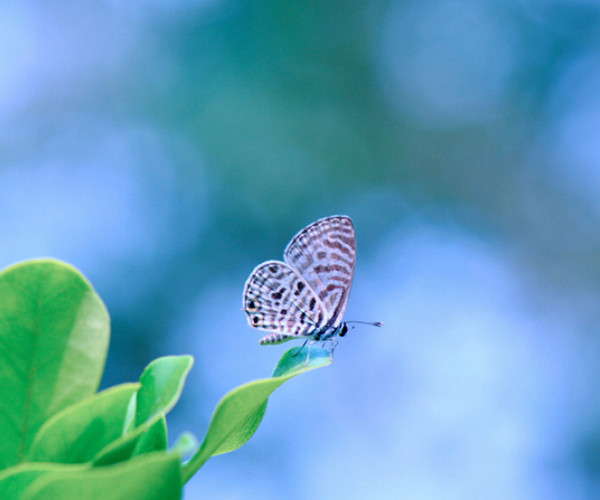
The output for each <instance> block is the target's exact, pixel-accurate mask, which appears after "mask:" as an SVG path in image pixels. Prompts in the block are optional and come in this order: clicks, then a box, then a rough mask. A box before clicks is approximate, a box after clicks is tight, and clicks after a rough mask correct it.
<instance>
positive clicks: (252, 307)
mask: <svg viewBox="0 0 600 500" xmlns="http://www.w3.org/2000/svg"><path fill="white" fill-rule="evenodd" d="M248 311H256V302H254V301H253V300H249V301H248Z"/></svg>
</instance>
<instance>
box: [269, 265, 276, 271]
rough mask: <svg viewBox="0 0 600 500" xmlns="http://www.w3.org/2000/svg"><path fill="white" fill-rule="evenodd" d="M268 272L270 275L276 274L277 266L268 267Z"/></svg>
mask: <svg viewBox="0 0 600 500" xmlns="http://www.w3.org/2000/svg"><path fill="white" fill-rule="evenodd" d="M269 271H271V272H272V273H276V272H277V266H276V265H275V264H271V265H270V266H269Z"/></svg>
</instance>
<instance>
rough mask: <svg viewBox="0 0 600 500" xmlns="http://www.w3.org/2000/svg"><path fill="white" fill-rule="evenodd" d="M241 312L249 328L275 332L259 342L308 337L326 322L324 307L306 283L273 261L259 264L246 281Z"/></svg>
mask: <svg viewBox="0 0 600 500" xmlns="http://www.w3.org/2000/svg"><path fill="white" fill-rule="evenodd" d="M244 310H245V311H246V314H247V315H248V323H249V324H250V326H252V327H254V328H260V329H262V330H270V331H273V332H275V333H273V334H272V335H268V336H266V337H264V338H263V339H262V340H261V343H278V342H283V341H285V340H289V339H291V338H294V337H302V336H310V335H311V334H312V332H314V331H315V330H318V329H320V328H322V327H323V326H324V325H325V324H326V323H327V320H328V313H327V309H326V307H325V306H324V305H323V302H322V301H321V300H320V299H319V298H318V296H317V295H316V294H315V292H314V291H313V290H312V289H311V287H310V285H309V284H308V283H307V282H306V280H305V279H304V278H303V277H302V276H301V275H300V274H298V272H297V271H296V270H295V269H293V268H291V267H290V266H289V265H287V264H286V263H284V262H279V261H276V260H271V261H267V262H264V263H262V264H261V265H259V266H258V267H257V268H256V269H254V271H253V272H252V274H251V275H250V277H249V278H248V281H247V282H246V287H245V289H244Z"/></svg>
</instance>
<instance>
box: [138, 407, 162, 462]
mask: <svg viewBox="0 0 600 500" xmlns="http://www.w3.org/2000/svg"><path fill="white" fill-rule="evenodd" d="M166 449H167V420H166V419H165V417H164V415H161V416H160V417H159V418H158V420H156V422H154V424H152V425H151V426H150V427H149V428H148V430H147V431H146V432H145V433H144V434H142V436H140V439H138V441H137V443H136V444H135V448H134V449H133V455H143V454H145V453H150V452H153V451H164V450H166Z"/></svg>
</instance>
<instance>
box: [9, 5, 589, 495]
mask: <svg viewBox="0 0 600 500" xmlns="http://www.w3.org/2000/svg"><path fill="white" fill-rule="evenodd" d="M599 28H600V5H599V4H598V2H594V1H591V0H571V1H569V0H549V1H540V0H508V1H504V2H487V1H484V0H467V1H464V2H455V1H451V0H425V1H420V2H418V1H361V0H351V1H348V0H346V1H335V0H333V1H332V0H328V1H325V0H321V1H313V2H280V1H273V0H271V1H260V2H250V1H241V0H238V1H236V0H197V1H194V0H174V1H172V2H160V1H156V0H146V1H144V0H135V1H132V2H118V1H115V0H105V1H100V2H91V1H82V2H70V3H61V2H56V3H54V4H53V5H52V6H50V4H47V3H44V2H36V1H23V2H11V1H9V2H5V3H3V4H2V6H1V7H0V162H1V163H0V264H1V266H2V267H4V266H6V265H9V264H12V263H14V262H16V261H19V260H23V259H26V258H30V257H38V256H53V257H57V258H60V259H64V260H66V261H68V262H71V263H72V264H74V265H75V266H77V267H78V268H79V269H81V270H82V272H84V274H85V275H86V276H87V277H88V278H89V279H90V280H91V281H92V283H93V284H94V286H95V287H96V288H97V290H98V292H99V293H100V295H101V296H102V297H103V299H104V300H105V301H106V303H107V306H108V308H109V311H110V313H111V316H112V342H111V349H110V352H109V357H108V361H107V371H106V374H105V378H104V380H103V386H104V387H106V386H109V385H113V384H116V383H120V382H124V381H131V380H136V379H137V378H138V376H139V374H140V373H141V371H142V369H143V367H144V366H145V365H146V364H147V363H148V362H149V361H150V360H152V359H153V358H155V357H157V356H160V355H165V354H179V353H190V354H193V355H194V356H195V358H196V364H195V367H194V369H193V371H192V373H191V375H190V378H189V380H188V384H187V387H186V391H185V392H184V396H183V399H182V401H181V402H180V404H179V405H178V407H177V408H176V409H175V410H174V411H173V413H172V414H171V415H170V419H169V422H170V429H171V440H173V439H174V438H175V437H176V436H177V434H179V433H180V432H182V431H184V430H188V429H189V430H191V431H193V432H194V433H196V434H197V435H198V436H199V437H200V438H201V437H202V436H203V435H204V432H205V431H206V428H207V424H208V422H209V419H210V416H211V413H212V411H213V409H214V407H215V405H216V403H217V401H218V400H219V398H220V397H221V396H222V395H223V394H224V393H225V392H226V391H228V390H229V389H231V388H233V387H234V386H236V385H238V384H241V383H244V382H246V381H248V380H251V379H254V378H260V377H265V376H268V375H270V373H271V371H272V369H273V367H274V366H275V364H276V362H277V360H278V358H279V356H280V355H281V354H282V353H283V351H284V350H286V349H287V348H289V347H290V345H289V344H284V345H282V346H276V347H272V346H267V347H260V346H259V345H258V338H259V337H260V334H259V332H257V331H252V330H251V329H250V328H249V327H248V326H247V325H246V320H245V316H244V314H243V313H242V312H241V311H240V307H241V298H242V289H243V285H244V282H245V280H246V278H247V276H248V274H249V272H250V271H251V270H252V268H253V267H254V266H255V265H256V264H258V263H259V262H261V261H263V260H266V259H270V258H281V255H282V251H283V248H284V246H285V245H286V244H287V242H288V241H289V239H290V238H291V237H292V236H293V235H294V234H295V233H296V232H297V231H298V230H299V229H301V228H302V227H303V226H305V225H306V224H308V223H310V222H312V221H313V220H315V219H317V218H319V217H323V216H327V215H331V214H337V213H343V214H347V215H349V216H351V217H352V218H353V220H354V223H355V226H356V231H357V238H358V261H357V266H356V274H355V282H354V288H353V292H352V296H351V298H350V303H349V307H348V311H347V314H346V318H347V319H362V320H379V321H383V322H384V323H385V327H384V328H383V329H375V328H370V327H366V326H365V327H360V326H359V327H358V328H356V329H355V330H353V331H352V332H351V333H350V334H349V335H348V336H347V337H346V338H344V339H343V342H341V343H340V345H339V346H338V348H337V350H336V359H335V361H334V363H333V364H332V365H331V366H330V367H328V368H325V369H321V370H317V371H315V372H312V373H310V374H307V375H305V376H302V377H299V378H298V379H294V380H293V381H291V382H289V383H288V384H286V385H285V386H283V387H282V388H281V389H280V390H278V391H277V392H276V393H275V394H274V395H273V397H272V398H271V401H270V403H269V408H268V410H267V413H266V416H265V419H264V421H263V424H262V426H261V427H260V428H259V430H258V432H257V434H256V435H255V436H254V438H253V439H252V440H251V441H250V442H249V443H248V444H247V445H245V446H244V447H243V448H242V449H240V450H239V451H236V452H234V453H231V454H227V455H223V456H220V457H216V458H214V459H212V460H210V461H209V462H208V463H207V464H206V466H205V467H204V468H203V469H202V470H201V471H200V472H199V473H198V474H197V475H196V477H195V478H194V479H193V480H192V481H191V482H190V483H189V484H188V487H187V498H190V499H195V498H211V499H232V498H236V499H254V498H261V499H280V498H286V499H288V500H296V499H305V498H318V499H320V498H351V499H363V498H419V499H442V498H443V499H448V498H450V499H453V498H456V499H479V498H488V499H493V498H531V499H549V498H556V499H574V498H598V497H600V402H599V401H598V394H599V392H600V388H599V381H600V363H599V360H600V336H599V333H600V332H599V329H600V327H599V325H600V307H599V303H600V196H599V195H600V140H599V138H600V55H599V54H600V29H599Z"/></svg>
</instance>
